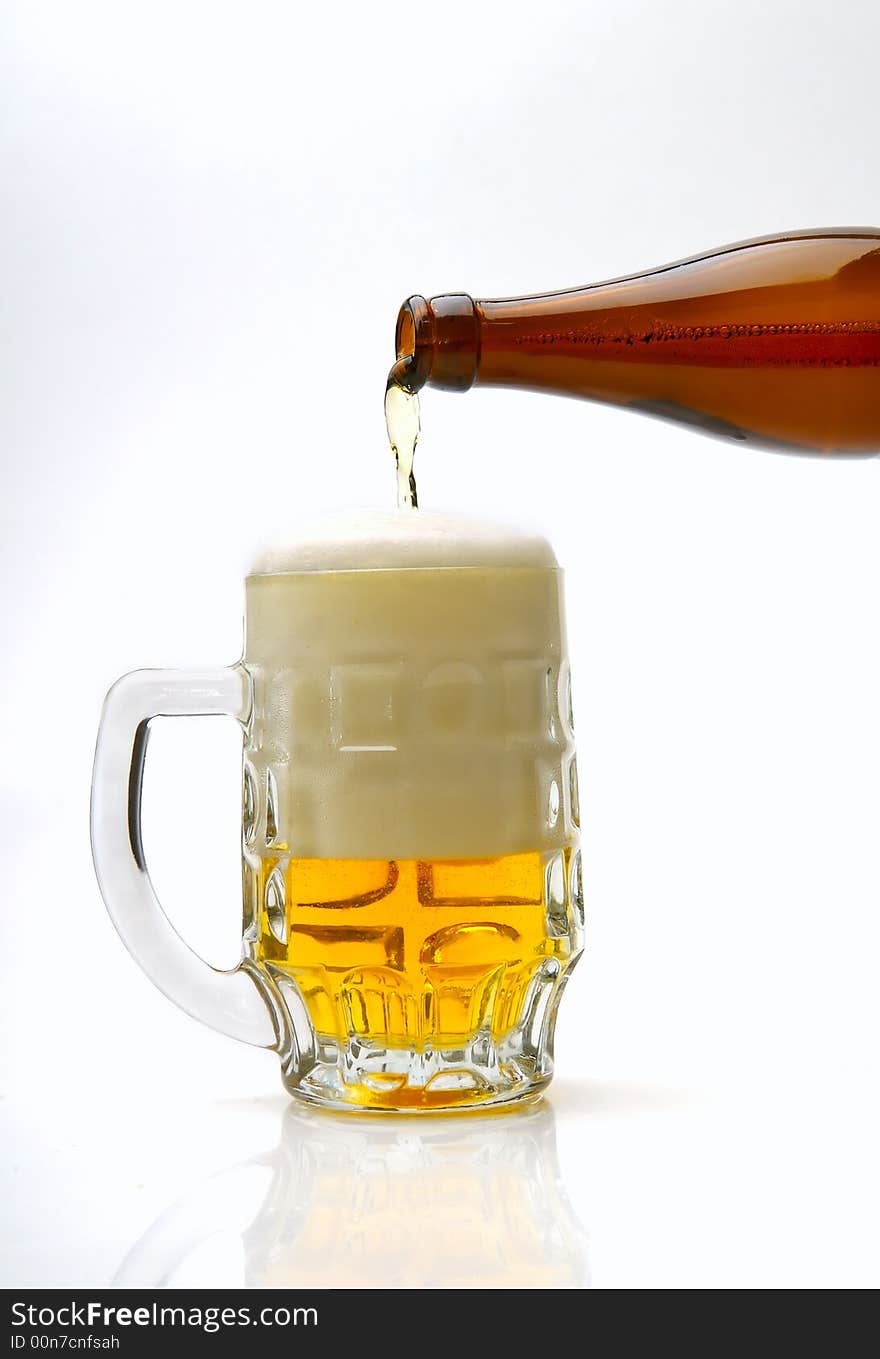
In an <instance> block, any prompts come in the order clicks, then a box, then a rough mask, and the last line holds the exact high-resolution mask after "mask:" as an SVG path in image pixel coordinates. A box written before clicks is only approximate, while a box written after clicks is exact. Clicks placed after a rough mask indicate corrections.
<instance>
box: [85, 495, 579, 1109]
mask: <svg viewBox="0 0 880 1359" xmlns="http://www.w3.org/2000/svg"><path fill="white" fill-rule="evenodd" d="M245 634H246V643H245V651H244V657H243V659H242V660H241V661H240V662H239V663H238V664H237V665H233V666H230V667H228V668H219V669H213V668H209V669H203V670H193V671H175V670H143V671H136V672H134V673H133V674H129V675H126V676H124V677H123V678H122V679H120V680H119V681H118V682H117V683H116V684H115V685H114V686H113V688H112V689H111V690H110V693H109V694H108V696H107V699H106V701H105V705H104V711H103V714H102V718H101V726H100V730H99V733H98V743H97V750H96V754H95V768H94V777H93V788H92V850H93V855H94V861H95V869H96V873H97V876H98V881H99V883H100V886H101V891H102V894H103V896H104V900H105V902H106V905H107V909H108V911H109V913H110V915H111V917H112V919H113V922H114V924H115V925H116V928H117V929H118V931H119V933H120V935H121V936H122V939H123V942H124V943H125V944H126V946H127V948H128V949H129V951H130V952H131V953H132V955H133V956H134V958H135V959H136V961H137V962H138V963H139V964H140V965H141V967H142V968H143V969H144V971H145V972H146V973H147V975H148V976H149V977H150V978H151V979H152V980H153V982H155V984H156V985H157V986H158V987H159V988H160V990H162V991H163V992H164V993H165V994H166V995H167V996H168V997H169V998H170V999H171V1000H173V1001H174V1002H175V1003H176V1004H178V1005H179V1006H181V1007H182V1008H183V1009H184V1010H186V1011H187V1012H188V1013H189V1014H191V1015H193V1016H194V1017H195V1018H197V1019H200V1020H202V1021H203V1022H204V1023H206V1024H208V1025H210V1026H211V1027H212V1028H215V1029H219V1030H220V1031H221V1032H224V1033H226V1034H229V1035H230V1036H231V1037H234V1038H239V1039H243V1040H244V1041H245V1042H250V1043H255V1044H258V1045H260V1046H263V1047H269V1048H274V1049H275V1050H276V1051H277V1052H278V1054H279V1056H280V1058H281V1063H282V1077H283V1081H284V1084H285V1086H286V1087H287V1089H288V1090H289V1091H290V1092H291V1093H293V1094H296V1095H299V1096H303V1097H304V1098H306V1099H307V1100H309V1101H311V1102H313V1103H317V1104H321V1105H325V1106H329V1107H332V1108H339V1109H368V1110H413V1111H426V1110H448V1109H461V1108H478V1109H484V1108H486V1107H487V1106H490V1105H497V1104H507V1103H512V1102H515V1101H520V1100H522V1099H528V1098H530V1097H534V1096H536V1095H537V1094H538V1093H539V1092H540V1091H541V1090H542V1089H543V1087H544V1086H545V1085H546V1084H547V1083H548V1082H549V1080H550V1078H551V1076H552V1072H553V1034H554V1028H555V1023H556V1014H557V1009H558V1005H559V1000H560V997H561V994H562V990H563V987H564V986H565V983H566V981H567V979H568V977H569V976H570V974H571V971H572V969H573V967H574V965H575V963H576V962H577V960H578V958H579V957H580V954H581V951H582V948H583V911H584V908H583V891H582V881H581V861H580V851H579V847H578V842H579V837H578V821H579V814H578V795H577V771H576V766H575V755H574V745H573V729H572V715H571V686H570V672H569V665H568V659H567V654H566V642H565V623H564V614H563V604H562V572H561V571H560V569H559V567H558V565H557V563H556V559H555V557H554V555H553V551H552V549H551V547H550V545H549V544H548V543H547V542H546V541H545V540H544V539H542V538H540V537H537V536H534V535H529V534H525V533H522V532H519V531H513V530H510V529H507V528H500V527H499V526H493V525H487V524H485V523H481V522H479V521H471V520H468V519H459V518H457V517H451V516H442V515H428V514H424V513H422V512H419V513H413V512H411V511H410V512H398V513H396V514H380V513H373V514H364V515H360V516H358V517H357V518H349V519H342V520H337V521H335V522H332V521H331V523H330V524H329V525H325V526H323V527H320V526H319V527H317V528H315V529H312V530H311V531H310V532H304V533H303V535H302V536H301V537H300V539H299V540H298V541H297V542H296V543H295V544H293V545H292V546H291V547H290V548H288V549H286V550H282V551H280V552H277V553H275V554H270V555H269V556H267V557H266V558H265V559H264V560H263V561H262V562H260V563H259V564H258V565H257V567H256V568H255V570H254V571H253V572H252V573H251V574H250V575H249V576H248V577H247V580H246V625H245ZM200 714H226V715H228V716H231V717H234V718H236V719H237V720H238V721H239V722H240V724H241V727H242V731H243V735H244V762H243V795H242V856H243V880H244V925H243V936H242V959H241V962H240V964H239V966H238V967H236V968H233V969H232V970H231V971H218V970H216V969H214V968H212V967H210V966H209V965H208V964H207V963H206V962H204V961H203V960H202V959H201V958H200V957H198V955H197V954H195V953H194V952H193V951H192V950H191V949H190V948H189V947H188V946H187V945H186V944H185V943H184V941H183V940H182V939H181V937H180V936H179V935H178V934H177V933H176V931H175V930H174V928H173V926H172V924H171V922H170V921H169V919H168V917H167V916H166V915H165V913H164V911H163V910H162V907H161V906H160V904H159V901H158V900H157V898H156V896H155V893H154V891H153V888H152V885H151V882H150V878H149V874H148V871H147V866H146V862H145V859H144V851H143V844H142V839H141V830H140V791H141V782H142V775H143V766H144V757H145V753H146V744H147V743H146V736H147V731H148V727H149V723H150V721H151V720H152V719H153V718H155V717H160V716H179V715H200Z"/></svg>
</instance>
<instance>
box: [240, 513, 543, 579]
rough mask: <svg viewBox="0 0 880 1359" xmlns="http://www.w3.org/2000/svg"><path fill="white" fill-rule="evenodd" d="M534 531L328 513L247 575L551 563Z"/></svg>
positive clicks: (441, 519)
mask: <svg viewBox="0 0 880 1359" xmlns="http://www.w3.org/2000/svg"><path fill="white" fill-rule="evenodd" d="M556 564H557V563H556V557H555V555H554V552H553V549H552V547H551V546H550V544H549V543H548V542H547V540H546V538H542V537H541V536H540V534H537V533H534V532H531V531H529V530H527V529H522V528H517V527H512V526H510V525H507V524H503V523H499V522H497V521H496V520H491V519H477V518H470V517H465V516H463V515H456V514H425V513H424V512H423V511H421V510H419V511H412V510H391V511H383V510H372V511H358V512H356V513H354V512H351V513H347V514H335V515H328V516H327V517H326V518H324V519H319V520H314V521H310V522H306V523H304V524H303V525H302V526H301V527H300V528H298V529H297V530H296V533H295V536H293V537H292V538H291V540H290V541H289V542H288V543H286V544H284V545H282V546H279V547H275V548H272V549H269V550H267V551H266V552H264V553H262V554H261V555H260V557H259V558H258V559H257V561H256V562H255V563H254V566H253V567H252V570H251V574H254V575H264V574H266V575H272V574H276V573H281V572H288V571H371V570H386V569H389V568H393V567H432V566H437V567H440V566H459V567H481V566H519V567H528V566H532V567H541V566H544V567H546V566H551V567H552V566H556Z"/></svg>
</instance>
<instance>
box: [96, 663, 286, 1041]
mask: <svg viewBox="0 0 880 1359" xmlns="http://www.w3.org/2000/svg"><path fill="white" fill-rule="evenodd" d="M250 711H251V680H250V676H249V674H248V672H247V670H246V669H245V668H244V666H243V665H240V664H239V665H233V666H228V667H227V666H222V667H212V668H208V669H203V670H134V671H132V672H131V674H128V675H123V677H122V678H121V679H119V680H117V681H116V683H115V684H114V685H113V688H112V689H111V690H110V692H109V693H108V695H107V697H106V699H105V700H104V709H103V712H102V714H101V725H100V727H99V728H98V742H97V746H96V748H95V765H94V771H93V774H92V812H91V831H92V857H93V859H94V863H95V872H96V874H97V877H98V884H99V886H100V888H101V895H102V896H103V898H104V903H105V905H106V907H107V910H108V912H109V914H110V919H111V920H112V921H113V924H114V925H115V926H116V929H117V930H118V932H119V935H120V937H121V938H122V942H123V943H124V944H125V947H126V948H127V949H128V951H129V953H130V954H131V956H132V957H133V958H134V960H135V962H136V963H138V964H139V966H140V967H142V968H143V970H144V972H146V974H147V976H148V977H149V978H150V981H152V982H153V983H154V984H155V985H156V986H158V988H159V990H160V991H162V992H163V993H164V994H165V995H166V996H167V997H168V999H169V1000H173V1001H174V1003H175V1005H179V1006H180V1008H181V1009H182V1010H185V1011H186V1013H187V1014H189V1015H192V1016H193V1018H195V1019H198V1020H201V1022H202V1023H203V1024H207V1025H208V1026H209V1027H210V1028H212V1029H218V1030H219V1031H220V1032H221V1033H225V1034H228V1036H229V1037H230V1038H238V1039H241V1040H242V1042H245V1043H254V1044H256V1045H257V1046H258V1047H264V1048H277V1046H278V1042H279V1029H278V1024H277V1020H276V1018H275V1006H274V1005H273V1003H272V1000H271V998H270V995H269V992H268V990H267V988H266V987H265V984H264V983H263V981H262V978H261V976H260V973H259V970H258V969H257V968H256V966H255V965H254V964H253V963H252V962H251V961H250V959H248V958H243V959H242V961H241V962H240V963H239V965H238V967H234V968H231V969H230V970H229V971H228V972H224V971H220V970H218V969H217V968H214V967H211V966H210V964H209V963H206V962H205V961H204V959H203V958H200V957H199V955H198V954H197V953H195V952H194V951H193V950H192V949H191V948H190V947H189V945H188V944H186V943H184V941H183V939H182V938H181V937H180V935H179V934H178V933H177V931H176V930H175V928H174V926H173V925H172V924H171V921H170V920H169V919H168V916H167V915H166V914H165V912H164V911H163V909H162V906H161V905H160V903H159V899H158V897H157V896H156V893H155V891H154V890H153V884H152V883H151V881H150V875H149V873H148V871H147V865H146V861H145V859H144V848H143V841H142V837H141V788H142V785H143V773H144V759H145V757H146V753H147V737H148V733H149V726H150V722H151V721H152V719H153V718H154V717H190V716H199V717H205V716H218V715H222V716H226V717H234V718H236V720H237V721H238V722H239V723H240V724H241V725H242V727H243V728H244V727H246V725H247V722H248V721H249V718H250Z"/></svg>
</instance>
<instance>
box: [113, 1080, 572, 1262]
mask: <svg viewBox="0 0 880 1359" xmlns="http://www.w3.org/2000/svg"><path fill="white" fill-rule="evenodd" d="M218 1261H219V1262H220V1263H219V1264H218ZM236 1276H237V1277H236ZM113 1282H114V1285H115V1286H117V1287H158V1286H165V1287H173V1286H181V1285H182V1284H184V1283H186V1284H190V1285H193V1286H199V1285H200V1286H208V1287H210V1286H211V1285H212V1284H223V1285H225V1286H234V1285H235V1284H238V1285H244V1286H246V1287H249V1288H282V1287H283V1288H291V1287H302V1288H307V1287H316V1288H328V1287H332V1288H585V1287H588V1286H589V1285H588V1277H587V1261H586V1250H585V1242H584V1234H583V1229H582V1228H581V1226H580V1224H579V1222H578V1221H577V1219H576V1218H575V1216H574V1213H573V1211H572V1208H571V1205H570V1203H569V1200H568V1196H567V1194H566V1191H565V1187H564V1185H563V1183H562V1180H561V1177H560V1172H559V1163H558V1157H557V1152H556V1134H555V1127H554V1118H553V1111H552V1109H551V1107H550V1106H549V1105H548V1104H541V1105H539V1106H537V1107H535V1108H532V1109H530V1110H524V1111H523V1112H520V1113H508V1114H505V1115H495V1116H484V1117H478V1116H469V1117H461V1116H459V1117H447V1118H436V1119H433V1120H432V1119H428V1118H409V1117H404V1118H401V1117H396V1118H384V1117H383V1118H353V1117H351V1116H347V1115H336V1116H334V1115H328V1114H325V1113H321V1112H318V1111H313V1110H310V1109H303V1108H301V1107H299V1106H297V1105H294V1104H291V1105H289V1106H288V1107H287V1108H286V1109H285V1112H284V1115H283V1117H282V1121H281V1129H280V1138H279V1142H278V1145H277V1147H275V1149H274V1150H272V1151H270V1152H268V1153H266V1154H264V1155H262V1156H257V1157H254V1158H253V1159H251V1160H249V1161H245V1162H242V1163H241V1164H240V1165H238V1166H235V1167H233V1168H231V1169H230V1170H227V1171H224V1172H222V1173H221V1174H220V1175H216V1176H213V1177H212V1178H211V1179H210V1180H207V1181H206V1182H205V1183H204V1184H202V1185H200V1186H198V1187H197V1188H196V1189H194V1190H193V1191H192V1192H191V1193H189V1194H187V1195H185V1196H184V1198H182V1199H181V1200H180V1201H179V1202H178V1203H177V1204H175V1205H174V1206H173V1207H171V1208H170V1209H168V1211H167V1212H166V1213H164V1214H163V1215H162V1216H161V1217H160V1218H159V1219H158V1220H157V1221H156V1222H155V1223H154V1224H153V1226H152V1227H151V1228H150V1229H149V1230H148V1231H147V1232H146V1233H145V1235H144V1236H143V1237H142V1238H141V1239H140V1240H139V1241H138V1242H137V1243H136V1244H135V1246H133V1248H132V1249H131V1251H130V1252H129V1254H128V1255H127V1257H126V1258H125V1260H124V1261H123V1263H122V1265H121V1266H120V1269H119V1271H118V1272H117V1275H116V1278H115V1279H114V1281H113Z"/></svg>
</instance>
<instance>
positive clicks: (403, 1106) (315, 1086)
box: [283, 1043, 552, 1114]
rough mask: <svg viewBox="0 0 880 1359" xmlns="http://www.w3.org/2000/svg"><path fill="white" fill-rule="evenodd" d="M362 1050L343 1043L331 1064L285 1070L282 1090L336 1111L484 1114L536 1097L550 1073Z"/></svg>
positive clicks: (459, 1056) (448, 1056)
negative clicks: (341, 1050)
mask: <svg viewBox="0 0 880 1359" xmlns="http://www.w3.org/2000/svg"><path fill="white" fill-rule="evenodd" d="M320 1046H321V1047H323V1046H324V1045H323V1044H322V1045H320ZM328 1046H329V1045H328ZM333 1046H335V1045H333ZM352 1046H354V1047H355V1048H356V1052H355V1054H352V1053H351V1051H350V1048H351V1047H352ZM366 1047H367V1045H365V1044H362V1043H355V1044H354V1045H352V1044H349V1045H348V1047H347V1049H346V1050H345V1052H344V1053H343V1054H341V1055H340V1056H339V1057H338V1058H337V1060H336V1061H327V1060H325V1061H321V1060H320V1059H319V1060H318V1061H317V1062H316V1063H315V1065H314V1066H313V1067H312V1068H311V1069H310V1070H309V1071H308V1072H306V1073H303V1072H302V1071H287V1072H285V1073H284V1075H283V1081H284V1085H285V1088H286V1089H287V1090H288V1091H289V1093H290V1094H291V1095H293V1096H294V1097H295V1098H298V1099H303V1100H305V1101H307V1102H308V1103H309V1104H313V1105H319V1106H321V1107H322V1108H325V1109H332V1110H334V1111H336V1112H340V1111H348V1112H357V1113H393V1114H401V1113H413V1114H427V1113H466V1112H473V1113H485V1112H487V1111H488V1110H490V1109H499V1108H502V1107H508V1106H511V1105H521V1104H523V1103H531V1102H533V1101H535V1100H537V1099H539V1098H540V1096H541V1094H542V1092H543V1091H544V1090H545V1089H546V1088H547V1086H548V1085H549V1083H550V1079H551V1075H552V1073H551V1072H548V1071H544V1072H541V1073H538V1072H537V1071H535V1070H529V1069H528V1068H529V1066H530V1065H531V1063H522V1062H513V1061H509V1062H498V1063H497V1064H493V1066H492V1067H491V1068H489V1067H487V1066H484V1065H482V1064H477V1063H475V1062H473V1061H468V1060H467V1057H468V1056H472V1055H473V1054H471V1053H467V1054H466V1053H465V1052H462V1053H455V1054H452V1053H442V1054H441V1053H413V1052H409V1051H393V1050H392V1051H389V1050H388V1049H385V1050H382V1049H377V1048H371V1049H370V1050H368V1051H365V1050H364V1049H365V1048H366ZM325 1055H326V1057H327V1058H331V1057H332V1052H326V1049H325ZM353 1056H354V1060H352V1057H353ZM426 1068H427V1070H426Z"/></svg>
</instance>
